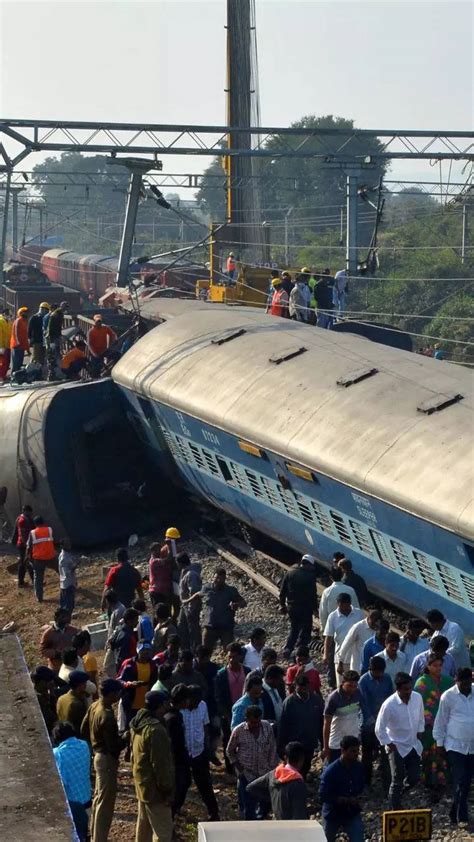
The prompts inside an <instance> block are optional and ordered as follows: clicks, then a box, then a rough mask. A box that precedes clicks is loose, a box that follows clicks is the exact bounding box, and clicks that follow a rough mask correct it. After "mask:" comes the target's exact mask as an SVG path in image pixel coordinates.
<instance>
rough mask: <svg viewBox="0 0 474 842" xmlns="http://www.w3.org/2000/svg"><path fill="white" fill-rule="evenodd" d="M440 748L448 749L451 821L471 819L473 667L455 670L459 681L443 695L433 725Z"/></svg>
mask: <svg viewBox="0 0 474 842" xmlns="http://www.w3.org/2000/svg"><path fill="white" fill-rule="evenodd" d="M433 737H434V739H435V740H436V744H437V746H438V750H439V751H441V752H444V751H446V752H447V755H448V762H449V767H450V769H451V775H452V778H453V804H452V807H451V810H450V818H451V821H452V822H456V823H457V824H466V823H467V822H468V821H469V816H468V807H467V799H468V796H469V790H470V786H471V781H472V778H473V776H474V684H473V683H472V670H471V668H470V667H462V668H461V669H458V670H457V672H456V684H455V685H454V687H451V688H450V689H449V690H446V691H445V692H444V693H443V695H442V696H441V700H440V703H439V708H438V713H437V714H436V719H435V721H434V726H433Z"/></svg>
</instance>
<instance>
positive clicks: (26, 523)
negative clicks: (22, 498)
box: [11, 506, 34, 588]
mask: <svg viewBox="0 0 474 842" xmlns="http://www.w3.org/2000/svg"><path fill="white" fill-rule="evenodd" d="M33 528H34V522H33V509H32V508H31V506H23V508H22V510H21V515H18V517H17V519H16V521H15V528H14V530H13V535H12V539H11V541H12V544H15V545H16V546H17V547H18V587H19V588H24V587H25V573H26V570H27V569H28V573H29V574H30V577H31V581H32V582H33V569H32V567H31V564H27V562H26V546H27V544H28V538H29V536H30V532H31V530H32V529H33Z"/></svg>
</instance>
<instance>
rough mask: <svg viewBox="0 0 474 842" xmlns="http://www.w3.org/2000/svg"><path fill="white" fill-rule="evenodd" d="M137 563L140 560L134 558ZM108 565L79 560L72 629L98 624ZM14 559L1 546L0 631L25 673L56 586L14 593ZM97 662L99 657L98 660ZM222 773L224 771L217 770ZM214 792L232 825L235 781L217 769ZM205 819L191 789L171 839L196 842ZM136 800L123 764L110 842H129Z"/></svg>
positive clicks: (48, 579)
mask: <svg viewBox="0 0 474 842" xmlns="http://www.w3.org/2000/svg"><path fill="white" fill-rule="evenodd" d="M138 556H139V557H140V558H141V556H142V554H141V553H140V552H139V553H138ZM112 560H113V552H112V551H111V553H110V554H107V553H105V552H104V553H103V554H99V555H97V554H94V556H87V557H83V559H82V562H81V565H80V567H79V570H78V579H79V586H78V590H77V597H76V604H77V609H76V611H75V612H74V618H73V623H74V625H77V626H79V627H83V626H85V625H87V624H88V623H91V622H95V621H97V620H98V619H101V617H102V612H101V611H100V608H99V605H100V595H101V593H102V588H103V573H102V568H103V566H104V565H108V564H110V563H111V562H112ZM15 569H16V553H15V551H14V548H13V547H12V546H11V545H8V544H0V629H3V628H4V627H5V626H6V625H7V624H8V623H11V622H13V623H14V628H13V630H14V631H15V633H16V634H17V635H18V637H19V638H20V641H21V644H22V646H23V651H24V655H25V659H26V662H27V665H28V667H29V669H31V670H33V669H34V668H35V667H36V666H37V665H39V664H40V663H42V660H41V656H40V651H39V640H40V637H41V631H42V628H43V626H45V625H47V624H48V623H50V621H51V619H52V616H53V613H54V610H55V609H56V607H57V605H58V595H59V580H58V575H57V573H55V572H54V571H53V570H47V571H46V575H45V590H44V602H43V604H39V603H38V602H37V601H36V599H35V597H34V594H33V590H32V587H31V583H30V582H29V581H28V586H27V587H25V588H24V589H18V588H17V583H16V577H15ZM98 659H99V661H100V657H99V658H98ZM222 768H224V767H222ZM213 780H214V789H215V792H216V796H217V799H218V802H219V808H220V811H221V816H222V818H224V819H236V818H237V817H238V816H237V811H236V797H235V784H234V779H233V778H232V777H231V776H229V775H227V774H226V773H225V771H222V769H221V768H213ZM206 819H207V811H206V810H205V808H204V807H203V805H202V802H201V801H200V798H199V795H198V793H197V791H196V790H195V788H194V786H193V787H192V788H191V790H190V792H189V794H188V798H187V800H186V804H185V806H184V808H183V810H182V815H181V816H179V817H178V819H177V821H176V839H177V840H182V842H195V840H196V839H197V823H198V822H200V821H204V820H206ZM135 821H136V798H135V791H134V786H133V781H132V776H131V770H130V765H129V764H128V763H125V762H122V763H121V765H120V773H119V795H118V799H117V804H116V810H115V816H114V821H113V824H112V829H111V832H110V836H109V840H110V842H131V840H133V839H134V834H135Z"/></svg>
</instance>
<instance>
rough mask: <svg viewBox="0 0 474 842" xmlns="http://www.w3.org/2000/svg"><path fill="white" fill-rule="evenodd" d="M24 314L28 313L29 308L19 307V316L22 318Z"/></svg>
mask: <svg viewBox="0 0 474 842" xmlns="http://www.w3.org/2000/svg"><path fill="white" fill-rule="evenodd" d="M22 313H28V307H19V308H18V310H17V315H18V316H21V314H22Z"/></svg>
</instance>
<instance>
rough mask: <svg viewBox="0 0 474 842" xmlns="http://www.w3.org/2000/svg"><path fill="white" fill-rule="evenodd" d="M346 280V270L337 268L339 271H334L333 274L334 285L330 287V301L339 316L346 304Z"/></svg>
mask: <svg viewBox="0 0 474 842" xmlns="http://www.w3.org/2000/svg"><path fill="white" fill-rule="evenodd" d="M347 282H348V277H347V271H346V270H345V269H339V272H336V274H335V276H334V286H333V288H332V303H333V304H334V309H335V310H336V311H337V314H338V315H339V316H341V315H342V313H343V312H344V309H345V306H346V292H347Z"/></svg>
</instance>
